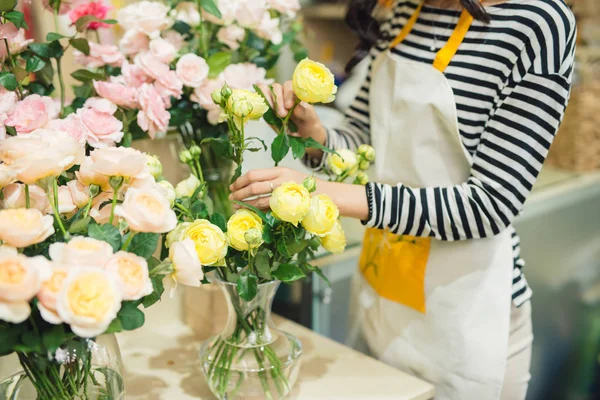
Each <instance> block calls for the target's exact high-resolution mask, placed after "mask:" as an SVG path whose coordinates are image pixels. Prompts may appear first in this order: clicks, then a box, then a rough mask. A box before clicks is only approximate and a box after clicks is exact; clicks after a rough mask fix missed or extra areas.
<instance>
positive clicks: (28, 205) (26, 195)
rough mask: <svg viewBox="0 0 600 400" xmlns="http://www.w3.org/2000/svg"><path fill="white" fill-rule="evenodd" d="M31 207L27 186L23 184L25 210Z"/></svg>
mask: <svg viewBox="0 0 600 400" xmlns="http://www.w3.org/2000/svg"><path fill="white" fill-rule="evenodd" d="M30 206H31V198H30V197H29V185H27V184H25V208H29V207H30Z"/></svg>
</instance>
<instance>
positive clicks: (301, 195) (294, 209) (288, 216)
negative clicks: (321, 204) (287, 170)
mask: <svg viewBox="0 0 600 400" xmlns="http://www.w3.org/2000/svg"><path fill="white" fill-rule="evenodd" d="M269 206H270V207H271V210H272V211H273V213H274V214H275V216H276V217H277V218H279V219H280V220H282V221H286V222H291V223H292V224H294V225H296V226H297V225H298V222H300V221H302V219H303V218H304V217H305V216H306V214H307V213H308V209H309V208H310V193H308V190H306V188H305V187H304V186H302V185H298V184H297V183H294V182H287V183H283V184H282V185H281V186H279V187H278V188H277V189H275V190H274V191H273V193H272V195H271V199H270V200H269Z"/></svg>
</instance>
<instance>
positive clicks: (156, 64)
mask: <svg viewBox="0 0 600 400" xmlns="http://www.w3.org/2000/svg"><path fill="white" fill-rule="evenodd" d="M134 65H136V66H137V67H139V68H140V69H141V70H142V71H143V72H144V73H145V74H146V75H147V76H149V77H151V78H152V79H160V77H161V76H165V75H166V74H168V73H169V71H171V69H170V68H169V66H168V65H167V64H165V63H164V62H162V61H160V60H159V59H158V58H156V57H155V56H154V55H153V54H152V53H142V54H138V55H137V56H136V57H135V60H134Z"/></svg>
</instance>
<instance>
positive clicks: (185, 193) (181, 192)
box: [175, 174, 200, 198]
mask: <svg viewBox="0 0 600 400" xmlns="http://www.w3.org/2000/svg"><path fill="white" fill-rule="evenodd" d="M198 186H200V180H199V179H198V178H196V175H194V174H190V176H188V177H187V179H184V180H182V181H181V182H179V183H178V184H177V186H175V194H176V195H177V198H182V197H192V195H193V194H194V192H195V191H196V189H198Z"/></svg>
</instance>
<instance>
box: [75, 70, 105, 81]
mask: <svg viewBox="0 0 600 400" xmlns="http://www.w3.org/2000/svg"><path fill="white" fill-rule="evenodd" d="M71 76H72V77H73V78H74V79H77V80H78V81H81V82H90V81H93V80H103V79H104V75H103V74H98V73H96V72H92V71H89V70H87V69H78V70H77V71H75V72H73V73H72V74H71Z"/></svg>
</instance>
